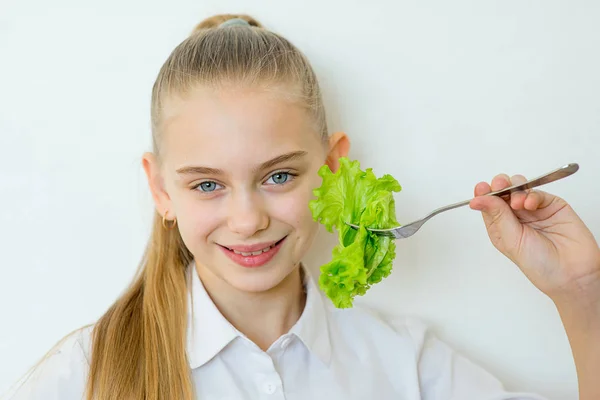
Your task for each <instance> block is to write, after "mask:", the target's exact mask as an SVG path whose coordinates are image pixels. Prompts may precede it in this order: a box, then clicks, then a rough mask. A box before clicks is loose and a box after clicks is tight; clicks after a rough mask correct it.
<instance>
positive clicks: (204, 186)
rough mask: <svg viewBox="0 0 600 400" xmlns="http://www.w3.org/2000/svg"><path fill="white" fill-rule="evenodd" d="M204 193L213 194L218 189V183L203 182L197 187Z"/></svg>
mask: <svg viewBox="0 0 600 400" xmlns="http://www.w3.org/2000/svg"><path fill="white" fill-rule="evenodd" d="M197 188H198V189H200V190H201V191H203V192H212V191H214V190H215V189H216V188H217V183H216V182H213V181H206V182H202V183H200V184H199V185H198V186H197Z"/></svg>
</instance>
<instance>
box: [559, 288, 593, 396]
mask: <svg viewBox="0 0 600 400" xmlns="http://www.w3.org/2000/svg"><path fill="white" fill-rule="evenodd" d="M554 302H555V304H556V307H557V309H558V312H559V314H560V317H561V319H562V322H563V325H564V327H565V330H566V333H567V336H568V338H569V343H570V345H571V351H572V352H573V358H574V360H575V366H576V369H577V380H578V382H579V400H598V399H600V296H598V295H595V296H575V297H572V298H562V299H560V300H558V301H557V300H555V301H554Z"/></svg>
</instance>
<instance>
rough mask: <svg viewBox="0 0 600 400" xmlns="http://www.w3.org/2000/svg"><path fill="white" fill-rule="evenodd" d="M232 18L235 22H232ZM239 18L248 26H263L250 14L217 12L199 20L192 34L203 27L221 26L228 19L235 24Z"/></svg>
mask: <svg viewBox="0 0 600 400" xmlns="http://www.w3.org/2000/svg"><path fill="white" fill-rule="evenodd" d="M234 20H235V21H236V22H234ZM239 20H243V21H246V22H247V23H248V25H250V26H254V27H256V28H263V26H262V24H261V23H260V22H258V21H257V20H256V19H254V18H252V17H251V16H249V15H246V14H218V15H214V16H212V17H209V18H206V19H205V20H203V21H202V22H200V23H199V24H198V25H196V27H195V28H194V30H193V32H192V34H193V33H196V32H198V31H200V30H203V29H211V28H218V27H219V26H221V24H223V23H225V22H228V21H232V22H231V23H230V24H232V25H233V24H236V23H240V22H241V21H239Z"/></svg>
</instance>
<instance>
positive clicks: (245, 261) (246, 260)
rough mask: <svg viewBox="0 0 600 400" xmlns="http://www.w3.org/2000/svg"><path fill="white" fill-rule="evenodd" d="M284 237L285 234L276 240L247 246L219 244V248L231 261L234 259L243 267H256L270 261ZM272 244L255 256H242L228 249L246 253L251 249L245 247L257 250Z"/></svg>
mask: <svg viewBox="0 0 600 400" xmlns="http://www.w3.org/2000/svg"><path fill="white" fill-rule="evenodd" d="M286 238H287V236H286V237H284V238H283V239H280V240H279V241H276V242H267V243H259V244H256V245H249V246H235V247H229V248H228V247H225V246H221V245H219V247H220V248H221V250H222V251H223V253H225V255H226V256H227V257H229V258H230V259H231V260H232V261H234V262H235V263H237V264H238V265H241V266H242V267H245V268H256V267H260V266H262V265H265V264H266V263H268V262H269V261H271V259H272V258H273V257H275V255H276V254H277V253H278V252H279V249H280V248H281V245H282V244H283V242H285V239H286ZM274 244H275V246H273V247H272V248H271V249H269V250H268V251H267V252H264V253H260V254H259V255H256V256H252V255H250V256H243V255H241V254H236V253H234V252H233V251H232V250H230V249H235V250H236V251H243V252H245V253H246V252H250V251H252V250H247V249H254V251H258V250H260V249H264V248H265V247H269V246H272V245H274ZM238 249H244V250H238Z"/></svg>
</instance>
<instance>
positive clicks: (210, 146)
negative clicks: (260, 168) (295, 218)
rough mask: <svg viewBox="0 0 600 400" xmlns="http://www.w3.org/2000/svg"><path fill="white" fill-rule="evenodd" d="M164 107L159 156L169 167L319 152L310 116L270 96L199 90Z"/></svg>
mask: <svg viewBox="0 0 600 400" xmlns="http://www.w3.org/2000/svg"><path fill="white" fill-rule="evenodd" d="M168 106H169V108H170V109H171V116H170V117H169V119H168V120H167V121H165V125H164V130H163V132H164V136H163V141H162V147H163V148H162V153H163V155H164V157H165V159H166V160H165V161H167V162H169V163H170V164H174V165H173V166H174V167H178V165H177V164H188V163H191V162H198V163H202V164H203V165H207V164H213V165H222V164H223V162H227V163H229V164H230V165H232V166H234V165H235V164H244V163H245V164H247V163H249V162H250V163H254V162H256V163H260V162H263V161H264V160H266V159H269V158H272V157H275V156H278V155H280V154H283V153H287V152H290V151H297V150H304V151H307V152H308V153H309V154H311V153H315V152H318V151H319V150H320V149H321V141H320V138H319V134H318V133H317V132H316V130H315V128H314V126H313V125H314V124H313V121H312V118H311V116H310V114H309V112H308V111H307V110H306V109H304V108H302V107H300V106H299V105H298V104H297V103H294V102H292V101H289V100H285V99H283V98H282V97H280V96H277V95H276V94H273V93H270V92H265V91H260V90H250V89H247V90H233V89H230V90H211V89H198V90H196V91H195V92H194V93H192V94H191V95H190V96H188V97H186V98H185V99H179V100H175V101H172V102H170V103H169V104H168Z"/></svg>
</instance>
